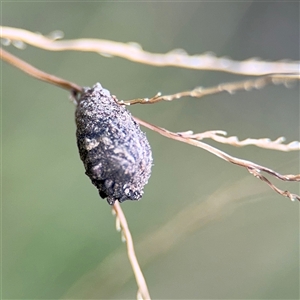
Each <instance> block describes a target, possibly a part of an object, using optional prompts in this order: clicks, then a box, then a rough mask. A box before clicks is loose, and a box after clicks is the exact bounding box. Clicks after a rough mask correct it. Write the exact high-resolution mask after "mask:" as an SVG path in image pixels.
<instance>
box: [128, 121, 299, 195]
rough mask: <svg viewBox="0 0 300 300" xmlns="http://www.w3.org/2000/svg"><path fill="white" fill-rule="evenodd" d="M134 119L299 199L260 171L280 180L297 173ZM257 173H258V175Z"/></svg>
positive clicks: (290, 179) (294, 178)
mask: <svg viewBox="0 0 300 300" xmlns="http://www.w3.org/2000/svg"><path fill="white" fill-rule="evenodd" d="M134 119H135V120H136V122H138V123H139V124H141V125H143V126H145V127H147V128H149V129H151V130H153V131H155V132H158V133H159V134H161V135H163V136H166V137H168V138H170V139H173V140H176V141H180V142H183V143H187V144H190V145H193V146H196V147H199V148H202V149H204V150H206V151H208V152H210V153H212V154H214V155H216V156H218V157H219V158H221V159H223V160H225V161H227V162H230V163H232V164H235V165H238V166H241V167H244V168H246V169H247V171H248V172H249V173H250V174H252V175H254V176H255V177H256V178H259V179H261V180H262V181H264V182H266V183H267V184H268V185H269V186H270V187H271V188H272V189H273V190H274V191H276V192H277V193H279V194H280V195H282V196H285V197H288V198H289V199H290V200H291V201H295V200H299V201H300V196H299V195H297V194H292V193H290V192H289V191H282V190H280V189H278V188H277V187H276V186H275V185H273V184H272V183H271V182H270V181H269V180H268V179H267V178H265V177H264V176H263V175H261V174H260V172H265V173H268V174H269V175H271V176H274V177H275V178H277V179H280V180H282V181H300V174H297V175H293V174H289V175H282V174H280V173H278V172H275V171H273V170H272V169H269V168H266V167H264V166H261V165H258V164H255V163H253V162H251V161H248V160H244V159H239V158H236V157H233V156H230V155H229V154H227V153H225V152H223V151H221V150H219V149H217V148H215V147H213V146H210V145H208V144H205V143H203V142H200V141H198V140H195V139H191V138H186V137H184V136H182V135H181V134H180V133H179V134H178V133H174V132H171V131H168V130H166V129H164V128H162V127H158V126H155V125H153V124H150V123H148V122H145V121H143V120H141V119H138V118H136V117H134ZM258 174H259V176H258Z"/></svg>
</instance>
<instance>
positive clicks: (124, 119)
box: [75, 83, 153, 205]
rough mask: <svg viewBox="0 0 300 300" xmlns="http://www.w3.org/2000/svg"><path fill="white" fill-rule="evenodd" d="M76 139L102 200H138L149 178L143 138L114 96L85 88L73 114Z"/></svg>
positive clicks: (97, 87)
mask: <svg viewBox="0 0 300 300" xmlns="http://www.w3.org/2000/svg"><path fill="white" fill-rule="evenodd" d="M75 121H76V125H77V130H76V137H77V146H78V149H79V154H80V158H81V160H82V162H83V164H84V167H85V170H86V172H85V174H86V175H87V176H88V177H89V178H90V179H91V181H92V183H93V184H94V185H95V186H96V187H97V189H98V191H99V194H100V196H101V197H102V198H107V202H108V203H109V204H110V205H113V204H114V203H115V201H116V200H118V201H119V202H120V203H121V202H123V201H125V200H139V199H140V198H141V197H142V195H143V189H144V186H145V184H147V182H148V179H149V178H150V175H151V167H152V161H153V160H152V152H151V148H150V145H149V142H148V140H147V138H146V135H145V134H144V133H143V132H142V131H141V129H140V127H139V125H138V124H137V123H136V122H135V121H134V119H133V118H132V115H131V113H130V112H129V111H128V110H127V109H126V108H125V106H124V105H120V104H119V103H118V102H117V99H116V98H115V96H111V94H110V92H109V91H108V90H106V89H104V88H102V86H101V84H100V83H96V84H95V85H94V86H93V87H92V88H85V89H84V92H83V93H82V95H81V97H80V99H79V101H78V105H77V108H76V112H75Z"/></svg>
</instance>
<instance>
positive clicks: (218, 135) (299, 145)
mask: <svg viewBox="0 0 300 300" xmlns="http://www.w3.org/2000/svg"><path fill="white" fill-rule="evenodd" d="M177 134H178V135H181V136H182V137H184V138H189V139H195V140H203V139H212V140H214V141H216V142H219V143H222V144H228V145H231V146H235V147H243V146H248V145H254V146H256V147H260V148H265V149H272V150H278V151H285V152H288V151H298V150H300V142H299V141H293V142H290V143H288V144H283V142H284V141H285V138H284V137H283V136H281V137H279V138H277V139H276V140H274V141H272V140H270V139H269V138H260V139H251V138H247V139H245V140H243V141H240V140H239V139H238V137H237V136H229V137H225V136H226V135H227V132H226V131H223V130H210V131H205V132H201V133H193V131H191V130H190V131H186V132H177Z"/></svg>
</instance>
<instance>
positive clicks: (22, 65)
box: [0, 48, 82, 93]
mask: <svg viewBox="0 0 300 300" xmlns="http://www.w3.org/2000/svg"><path fill="white" fill-rule="evenodd" d="M0 58H1V59H2V60H4V61H6V62H8V63H10V64H11V65H13V66H15V67H16V68H18V69H20V70H21V71H23V72H25V73H27V74H29V75H30V76H32V77H35V78H37V79H39V80H42V81H45V82H48V83H51V84H54V85H56V86H59V87H61V88H63V89H66V90H68V91H71V92H73V91H76V92H78V93H81V92H82V87H80V86H79V85H77V84H75V83H73V82H70V81H67V80H64V79H62V78H59V77H57V76H54V75H51V74H48V73H46V72H43V71H41V70H39V69H37V68H35V67H33V66H32V65H30V64H29V63H27V62H25V61H24V60H21V59H20V58H18V57H16V56H14V55H12V54H11V53H8V52H7V51H5V50H4V49H2V48H0Z"/></svg>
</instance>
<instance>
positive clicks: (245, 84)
mask: <svg viewBox="0 0 300 300" xmlns="http://www.w3.org/2000/svg"><path fill="white" fill-rule="evenodd" d="M297 80H300V74H299V73H297V74H296V73H295V74H269V75H265V76H261V77H259V78H255V79H247V80H243V81H237V82H229V83H222V84H219V85H217V86H214V87H208V88H204V87H197V88H195V89H193V90H190V91H184V92H179V93H176V94H172V95H161V93H158V94H156V95H155V96H154V97H152V98H150V99H149V98H137V99H132V100H127V101H124V104H126V105H133V104H138V103H139V104H152V103H156V102H160V101H172V100H176V99H180V98H182V97H193V98H201V97H204V96H208V95H213V94H218V93H222V92H227V93H229V94H234V93H235V92H237V91H241V90H244V91H251V90H253V89H262V88H263V87H265V86H266V85H268V84H276V85H277V84H284V85H285V86H286V87H289V86H290V84H291V83H293V82H295V81H297Z"/></svg>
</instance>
